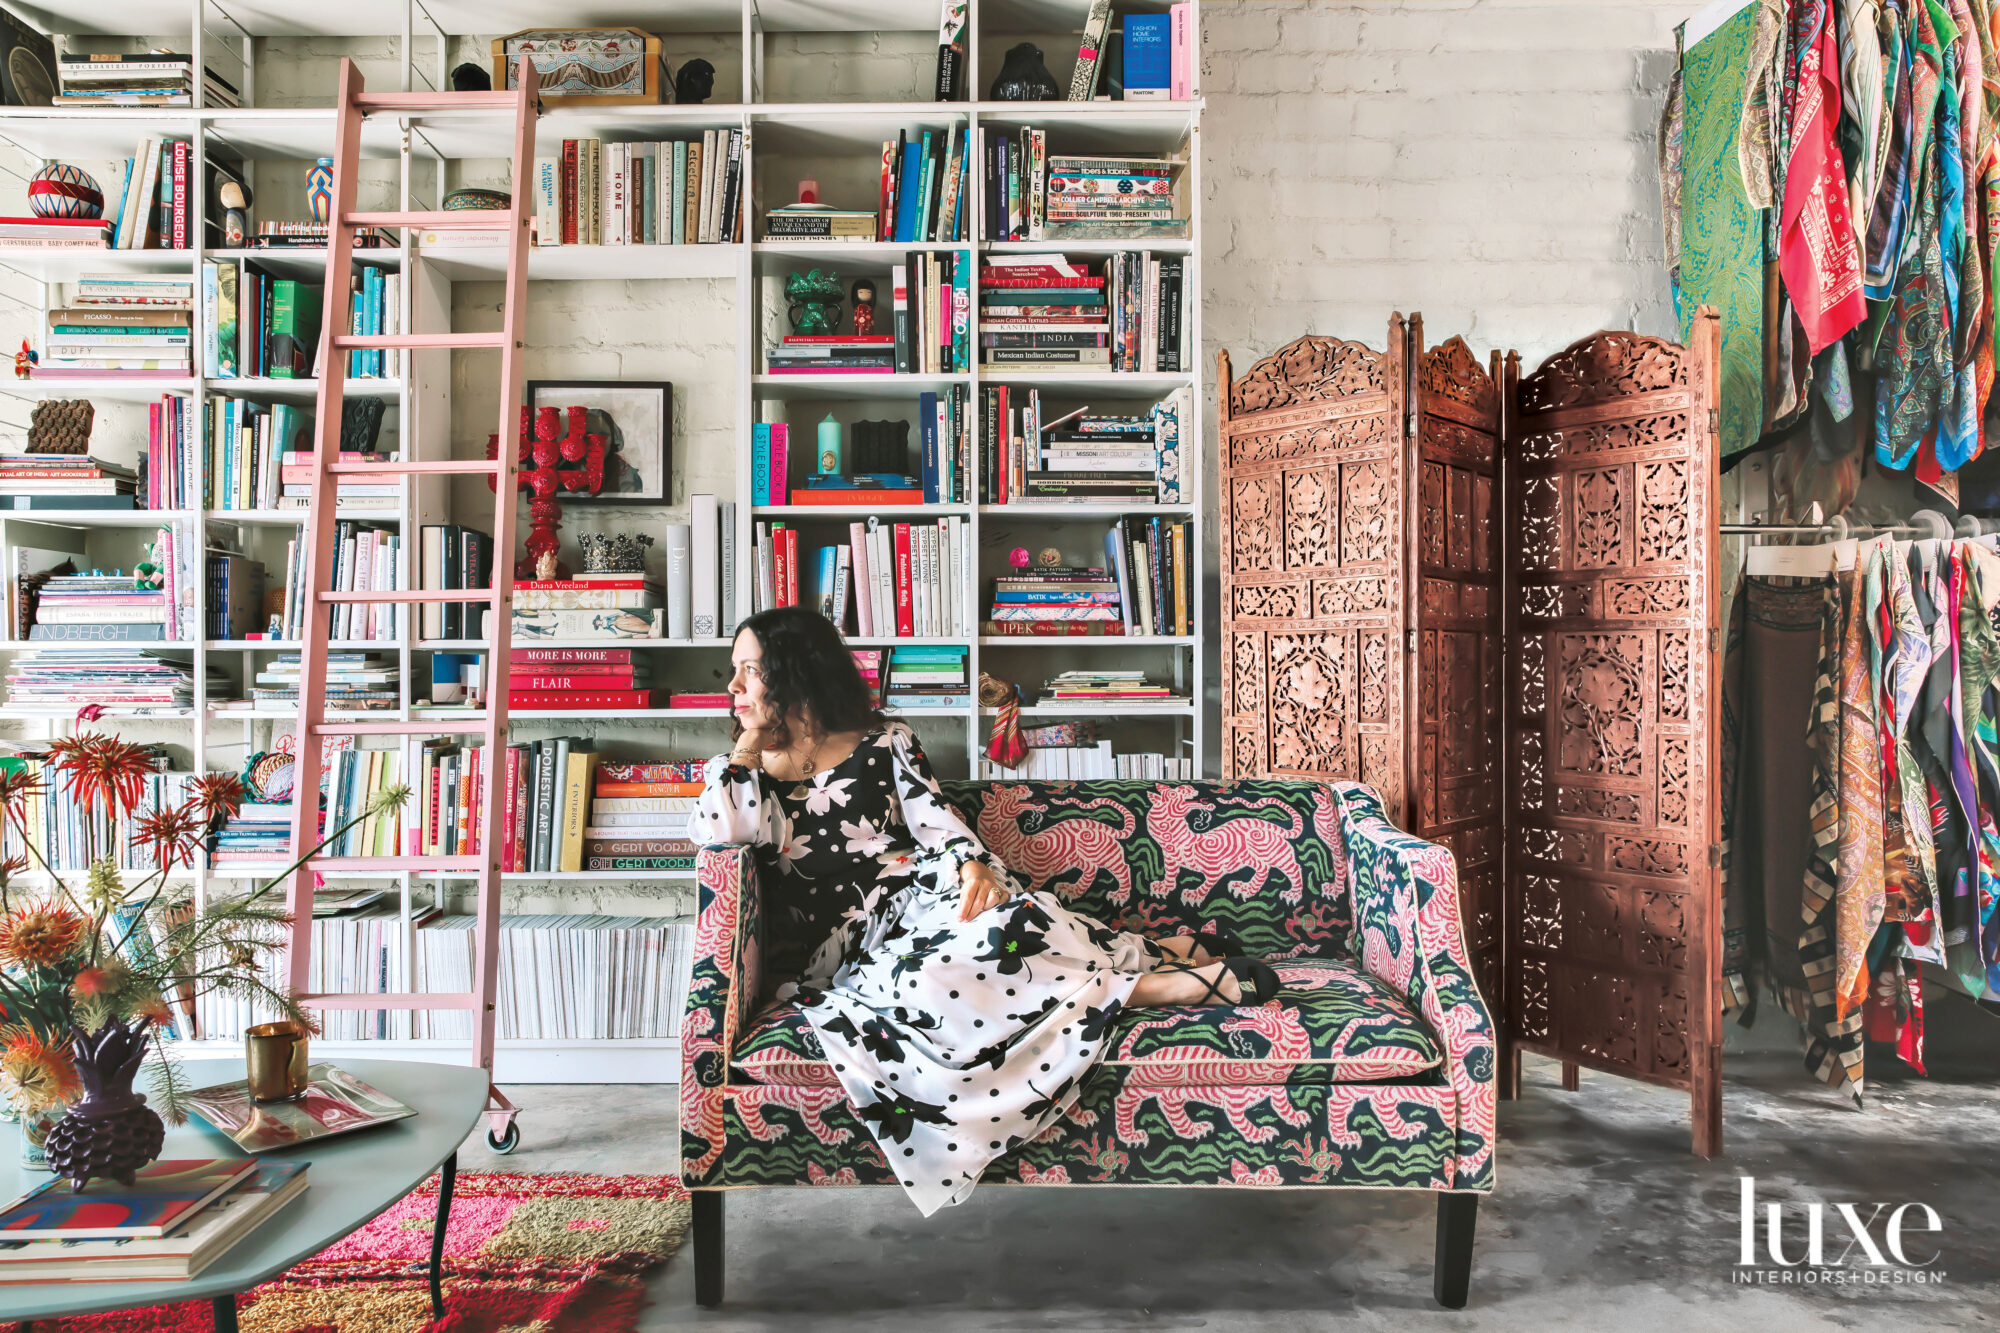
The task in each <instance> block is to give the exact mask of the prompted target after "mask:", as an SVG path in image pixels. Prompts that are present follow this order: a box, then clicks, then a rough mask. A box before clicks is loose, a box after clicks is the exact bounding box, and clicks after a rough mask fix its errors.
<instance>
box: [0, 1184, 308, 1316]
mask: <svg viewBox="0 0 2000 1333" xmlns="http://www.w3.org/2000/svg"><path fill="white" fill-rule="evenodd" d="M310 1165H311V1164H310V1163H308V1162H299V1161H291V1160H284V1159H275V1158H262V1157H241V1156H238V1157H215V1158H202V1159H193V1160H191V1159H185V1158H162V1159H161V1160H159V1161H157V1162H152V1163H150V1164H148V1165H146V1166H144V1167H141V1168H140V1169H139V1171H138V1174H137V1177H136V1178H135V1179H134V1180H133V1182H132V1184H131V1185H130V1186H122V1185H119V1184H117V1183H116V1182H113V1181H110V1180H103V1179H99V1180H95V1181H93V1182H92V1183H91V1187H90V1190H89V1192H88V1193H84V1194H72V1193H71V1192H70V1187H69V1183H68V1182H67V1181H65V1180H62V1179H55V1180H49V1181H44V1182H43V1183H42V1184H40V1185H37V1186H36V1187H35V1188H34V1189H32V1190H30V1191H29V1192H28V1193H27V1194H25V1195H23V1196H22V1197H21V1198H20V1199H18V1200H16V1201H15V1202H14V1203H13V1204H12V1205H11V1206H10V1207H8V1208H6V1209H5V1210H0V1228H4V1234H5V1235H6V1237H7V1239H6V1240H5V1241H4V1242H0V1285H5V1284H7V1283H22V1282H49V1283H53V1282H184V1281H187V1280H189V1279H192V1278H194V1277H197V1276H199V1275H200V1274H201V1272H202V1270H204V1269H206V1268H207V1267H208V1266H209V1265H210V1264H213V1263H214V1262H215V1261H216V1260H217V1259H220V1258H221V1257H222V1256H223V1255H225V1254H227V1253H228V1252H229V1250H230V1248H231V1247H232V1246H234V1245H235V1244H236V1243H237V1242H238V1241H240V1240H242V1239H243V1238H244V1237H245V1236H248V1235H251V1234H253V1233H254V1232H256V1231H257V1230H258V1229H260V1228H261V1227H263V1226H264V1224H265V1223H266V1222H267V1221H269V1220H270V1219H271V1218H272V1217H273V1216H274V1215H275V1214H276V1213H278V1212H279V1211H280V1210H281V1209H283V1208H284V1207H285V1205H286V1204H288V1203H290V1202H291V1201H292V1200H294V1199H296V1198H298V1197H299V1195H301V1194H303V1193H305V1190H306V1169H307V1167H308V1166H310Z"/></svg>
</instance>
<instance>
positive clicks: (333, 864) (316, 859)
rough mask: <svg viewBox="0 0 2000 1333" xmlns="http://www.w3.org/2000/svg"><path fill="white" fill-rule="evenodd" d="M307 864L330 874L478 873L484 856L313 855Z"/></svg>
mask: <svg viewBox="0 0 2000 1333" xmlns="http://www.w3.org/2000/svg"><path fill="white" fill-rule="evenodd" d="M306 864H307V865H309V866H311V867H313V868H314V869H315V870H319V871H320V872H322V873H324V874H328V875H339V874H352V875H358V874H361V873H362V872H364V871H371V872H372V871H396V870H408V871H412V872H414V873H417V874H466V875H476V874H478V873H479V868H480V867H481V866H483V865H485V864H486V858H485V857H482V856H309V857H307V858H306Z"/></svg>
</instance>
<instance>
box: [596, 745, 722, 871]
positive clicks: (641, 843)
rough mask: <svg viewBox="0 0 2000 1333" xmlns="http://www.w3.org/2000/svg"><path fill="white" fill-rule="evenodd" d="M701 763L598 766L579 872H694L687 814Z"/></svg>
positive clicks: (696, 791)
mask: <svg viewBox="0 0 2000 1333" xmlns="http://www.w3.org/2000/svg"><path fill="white" fill-rule="evenodd" d="M701 788H702V782H701V765H700V764H698V763H697V764H695V765H693V771H692V773H690V771H689V765H687V764H684V763H665V764H646V763H600V764H599V765H598V766H597V779H596V783H595V785H594V786H593V788H592V791H591V801H590V813H589V820H590V822H589V823H588V824H587V825H586V826H585V828H584V830H583V847H582V863H581V865H580V866H579V867H578V868H579V869H583V870H692V869H694V855H695V852H696V851H697V850H698V849H697V848H696V847H695V845H694V843H692V842H690V841H689V840H688V836H687V821H688V812H689V811H691V810H693V809H694V804H695V798H696V797H698V796H700V795H701Z"/></svg>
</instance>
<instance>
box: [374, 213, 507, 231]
mask: <svg viewBox="0 0 2000 1333" xmlns="http://www.w3.org/2000/svg"><path fill="white" fill-rule="evenodd" d="M340 221H341V225H343V226H347V227H413V228H416V229H417V230H419V231H505V230H506V229H508V228H510V227H512V226H513V225H514V210H513V209H511V208H459V209H453V210H452V211H450V212H446V211H444V210H442V209H435V210H432V211H429V212H422V211H419V212H411V213H348V214H344V215H343V216H342V217H341V219H340ZM522 221H523V222H524V223H525V222H526V221H527V219H526V218H523V219H522Z"/></svg>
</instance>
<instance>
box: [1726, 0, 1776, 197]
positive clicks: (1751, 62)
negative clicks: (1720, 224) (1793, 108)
mask: <svg viewBox="0 0 2000 1333" xmlns="http://www.w3.org/2000/svg"><path fill="white" fill-rule="evenodd" d="M1750 25H1751V34H1750V50H1749V53H1748V54H1747V56H1746V57H1745V59H1744V65H1743V75H1744V78H1743V113H1742V115H1741V116H1740V117H1739V119H1738V126H1737V132H1736V166H1737V171H1738V173H1739V174H1740V175H1741V176H1742V178H1743V193H1744V195H1745V197H1747V198H1748V199H1749V201H1750V207H1752V208H1758V209H1763V208H1769V207H1770V206H1771V201H1772V200H1773V199H1774V198H1777V197H1779V196H1781V195H1782V194H1783V193H1784V192H1783V190H1782V189H1780V188H1777V173H1778V172H1780V171H1781V170H1782V168H1781V167H1780V166H1779V165H1778V161H1779V159H1778V158H1777V156H1776V154H1775V153H1774V152H1773V147H1774V145H1775V144H1776V142H1777V138H1778V110H1777V108H1778V98H1777V96H1776V90H1777V88H1778V85H1779V79H1780V75H1779V66H1778V59H1779V52H1780V50H1781V49H1782V48H1783V47H1784V44H1785V5H1784V0H1756V12H1755V13H1754V14H1753V15H1752V16H1751V19H1750ZM1724 26H1725V27H1726V26H1728V25H1727V24H1725V25H1724Z"/></svg>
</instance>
